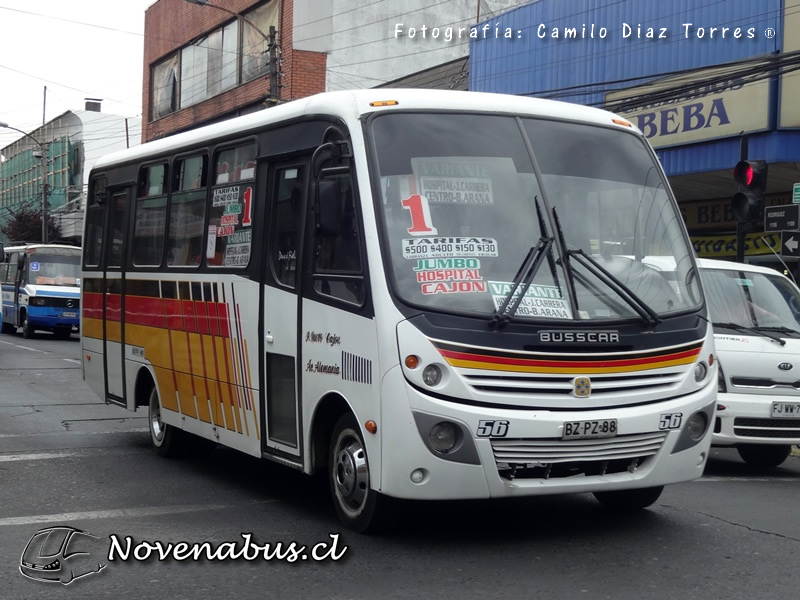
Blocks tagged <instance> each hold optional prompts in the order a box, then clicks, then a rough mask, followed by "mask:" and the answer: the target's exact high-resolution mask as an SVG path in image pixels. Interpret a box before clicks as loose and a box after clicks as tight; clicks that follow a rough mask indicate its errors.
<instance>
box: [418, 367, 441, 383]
mask: <svg viewBox="0 0 800 600" xmlns="http://www.w3.org/2000/svg"><path fill="white" fill-rule="evenodd" d="M422 381H423V382H424V383H425V385H427V386H428V387H435V386H437V385H439V383H440V382H441V381H442V370H441V369H440V368H439V367H438V366H437V365H428V366H427V367H425V369H424V370H423V371H422Z"/></svg>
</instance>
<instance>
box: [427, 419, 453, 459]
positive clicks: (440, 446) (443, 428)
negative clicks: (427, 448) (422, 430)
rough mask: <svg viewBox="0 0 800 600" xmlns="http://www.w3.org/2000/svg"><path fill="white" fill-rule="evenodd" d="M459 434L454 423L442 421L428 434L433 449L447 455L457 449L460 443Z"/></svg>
mask: <svg viewBox="0 0 800 600" xmlns="http://www.w3.org/2000/svg"><path fill="white" fill-rule="evenodd" d="M458 432H459V430H458V428H457V427H456V426H455V425H453V424H452V423H449V422H448V421H440V422H439V423H437V424H436V425H434V426H433V427H431V431H430V433H429V434H428V439H430V442H431V447H432V448H433V449H434V450H436V451H437V452H441V453H442V454H447V453H448V452H450V451H451V450H452V449H453V448H455V446H456V444H457V443H458Z"/></svg>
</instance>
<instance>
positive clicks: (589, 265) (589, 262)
mask: <svg viewBox="0 0 800 600" xmlns="http://www.w3.org/2000/svg"><path fill="white" fill-rule="evenodd" d="M553 216H554V217H555V219H554V221H555V224H556V227H557V228H558V234H559V236H560V237H561V239H562V240H563V239H564V234H563V232H562V231H561V223H560V222H559V219H558V215H557V214H556V209H555V208H554V209H553ZM564 255H565V256H566V261H565V262H566V263H567V267H568V268H569V259H570V258H574V259H575V260H576V261H577V262H579V263H580V264H581V265H583V267H584V268H585V269H586V270H587V271H589V272H590V273H591V274H592V275H594V276H595V277H597V278H598V279H599V280H600V281H602V282H603V283H605V284H606V285H607V286H608V287H610V288H611V289H612V290H614V291H615V292H616V293H617V295H618V296H619V297H620V298H622V299H623V300H624V301H625V303H626V304H627V305H628V306H630V307H631V308H632V309H633V310H635V311H636V312H637V313H638V315H639V316H640V317H642V319H644V321H645V322H646V323H650V325H651V326H653V327H654V326H656V325H658V324H659V323H661V317H659V316H658V313H657V312H656V311H654V310H653V309H652V308H651V307H650V306H649V305H648V304H647V303H646V302H645V301H644V300H642V299H641V298H639V296H637V295H636V294H634V293H633V292H632V291H631V289H630V288H629V287H628V286H627V285H625V284H624V283H622V282H621V281H620V280H619V279H617V278H616V277H614V276H613V275H612V274H611V273H609V272H608V271H607V270H606V269H605V268H604V267H603V265H601V264H600V263H599V262H597V261H596V260H595V259H594V258H592V257H591V256H590V255H588V254H587V253H586V252H585V251H584V250H583V248H579V249H578V250H570V249H568V248H567V247H566V246H564ZM570 270H571V269H570Z"/></svg>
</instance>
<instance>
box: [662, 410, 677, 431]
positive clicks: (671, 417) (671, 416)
mask: <svg viewBox="0 0 800 600" xmlns="http://www.w3.org/2000/svg"><path fill="white" fill-rule="evenodd" d="M682 420H683V413H666V414H663V415H661V417H660V418H659V420H658V428H659V429H662V430H664V429H680V426H681V421H682Z"/></svg>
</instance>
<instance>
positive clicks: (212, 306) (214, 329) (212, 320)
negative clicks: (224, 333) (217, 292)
mask: <svg viewBox="0 0 800 600" xmlns="http://www.w3.org/2000/svg"><path fill="white" fill-rule="evenodd" d="M205 304H206V308H207V309H208V331H209V333H210V334H211V335H219V319H218V317H217V303H216V302H206V303H205Z"/></svg>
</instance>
